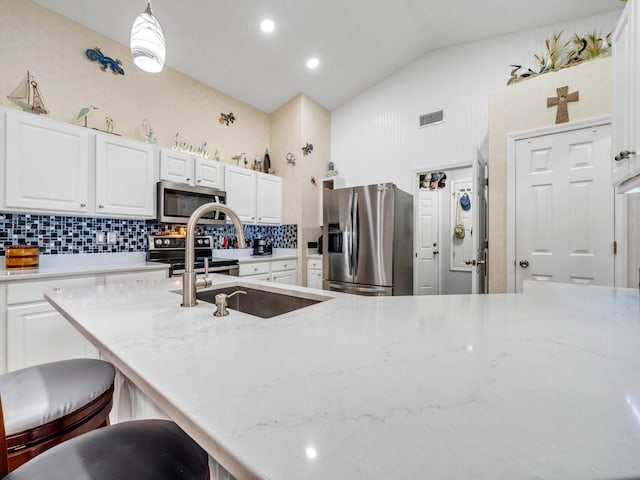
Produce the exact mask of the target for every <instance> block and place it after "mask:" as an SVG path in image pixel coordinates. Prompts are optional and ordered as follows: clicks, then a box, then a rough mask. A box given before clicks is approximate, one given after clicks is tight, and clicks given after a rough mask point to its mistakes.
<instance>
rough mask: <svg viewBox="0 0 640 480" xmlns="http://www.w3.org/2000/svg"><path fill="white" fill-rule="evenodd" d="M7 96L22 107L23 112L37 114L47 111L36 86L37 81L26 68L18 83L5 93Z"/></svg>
mask: <svg viewBox="0 0 640 480" xmlns="http://www.w3.org/2000/svg"><path fill="white" fill-rule="evenodd" d="M7 98H8V99H9V100H11V101H12V102H13V103H15V104H16V105H19V106H20V107H22V109H23V110H24V111H25V112H31V113H35V114H37V115H40V114H44V115H46V114H47V113H49V110H47V107H46V106H45V104H44V100H43V98H42V94H41V93H40V89H39V88H38V82H36V79H35V77H34V76H33V75H31V74H30V73H29V70H27V75H26V76H25V77H24V78H23V79H22V82H20V85H18V87H17V88H16V89H15V90H14V91H13V92H11V94H10V95H7Z"/></svg>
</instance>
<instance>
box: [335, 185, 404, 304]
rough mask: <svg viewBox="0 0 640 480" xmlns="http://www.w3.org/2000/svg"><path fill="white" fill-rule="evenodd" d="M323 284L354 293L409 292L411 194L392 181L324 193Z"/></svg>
mask: <svg viewBox="0 0 640 480" xmlns="http://www.w3.org/2000/svg"><path fill="white" fill-rule="evenodd" d="M322 210H323V225H324V229H323V238H322V241H323V244H324V251H323V257H322V263H323V265H322V272H323V273H322V275H323V281H322V286H323V288H324V289H325V290H334V291H340V292H346V293H355V294H358V295H373V296H380V295H412V294H413V196H412V195H411V194H409V193H406V192H403V191H402V190H399V189H398V187H396V186H395V185H394V184H393V183H380V184H376V185H367V186H363V187H349V188H340V189H337V190H328V191H325V192H324V194H323V200H322Z"/></svg>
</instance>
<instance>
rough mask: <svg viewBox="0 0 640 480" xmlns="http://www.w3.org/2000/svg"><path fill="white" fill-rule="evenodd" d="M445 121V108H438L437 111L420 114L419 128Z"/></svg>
mask: <svg viewBox="0 0 640 480" xmlns="http://www.w3.org/2000/svg"><path fill="white" fill-rule="evenodd" d="M443 122H444V110H438V111H437V112H431V113H427V114H425V115H420V125H419V127H418V128H422V127H428V126H429V125H436V124H438V123H443Z"/></svg>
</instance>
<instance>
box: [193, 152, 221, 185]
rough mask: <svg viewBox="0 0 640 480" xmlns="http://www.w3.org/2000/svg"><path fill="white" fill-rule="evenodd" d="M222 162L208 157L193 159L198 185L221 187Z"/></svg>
mask: <svg viewBox="0 0 640 480" xmlns="http://www.w3.org/2000/svg"><path fill="white" fill-rule="evenodd" d="M223 170H224V164H223V163H222V162H218V161H217V160H211V159H209V158H196V159H195V178H196V185H197V186H198V187H210V188H219V189H223V187H224V184H223V179H224V175H223Z"/></svg>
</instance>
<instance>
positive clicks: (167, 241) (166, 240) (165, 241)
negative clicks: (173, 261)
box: [162, 238, 171, 247]
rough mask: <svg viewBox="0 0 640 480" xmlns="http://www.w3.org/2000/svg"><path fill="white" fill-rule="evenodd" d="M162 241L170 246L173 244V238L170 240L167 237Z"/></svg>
mask: <svg viewBox="0 0 640 480" xmlns="http://www.w3.org/2000/svg"><path fill="white" fill-rule="evenodd" d="M162 243H163V244H164V245H165V246H167V247H168V246H169V245H170V244H171V240H169V239H168V238H165V239H164V241H163V242H162Z"/></svg>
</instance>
